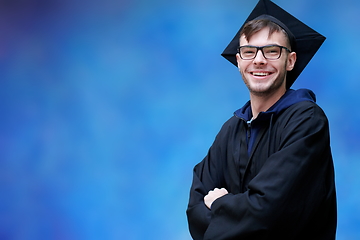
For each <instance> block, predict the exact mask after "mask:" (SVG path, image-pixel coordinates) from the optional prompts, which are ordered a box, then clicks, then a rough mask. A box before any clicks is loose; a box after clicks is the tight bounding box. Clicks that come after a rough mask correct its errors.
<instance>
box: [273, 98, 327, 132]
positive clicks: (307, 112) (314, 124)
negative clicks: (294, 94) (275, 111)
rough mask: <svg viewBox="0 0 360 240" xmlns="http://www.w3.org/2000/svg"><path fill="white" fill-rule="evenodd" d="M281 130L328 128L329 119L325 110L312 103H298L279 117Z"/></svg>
mask: <svg viewBox="0 0 360 240" xmlns="http://www.w3.org/2000/svg"><path fill="white" fill-rule="evenodd" d="M277 120H278V121H277V123H278V124H279V127H280V128H284V129H286V128H293V127H294V128H295V127H296V128H297V127H301V126H303V127H304V126H307V127H308V128H318V127H327V126H328V119H327V117H326V115H325V112H324V111H323V109H322V108H321V107H320V106H319V105H318V104H316V103H315V102H312V101H303V102H298V103H295V104H293V105H292V106H290V107H289V108H287V109H286V110H285V111H284V112H283V113H281V114H280V115H279V116H278V117H277Z"/></svg>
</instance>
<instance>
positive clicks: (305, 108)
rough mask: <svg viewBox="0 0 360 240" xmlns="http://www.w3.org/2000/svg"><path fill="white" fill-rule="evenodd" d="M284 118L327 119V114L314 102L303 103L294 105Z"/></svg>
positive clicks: (287, 110) (286, 111)
mask: <svg viewBox="0 0 360 240" xmlns="http://www.w3.org/2000/svg"><path fill="white" fill-rule="evenodd" d="M282 115H284V116H303V117H306V116H308V117H316V118H319V117H321V118H325V119H326V114H325V112H324V111H323V109H322V108H321V107H320V106H319V105H318V104H316V103H315V102H312V101H302V102H298V103H295V104H293V105H292V106H290V107H289V108H288V109H286V110H285V111H284V112H283V114H282Z"/></svg>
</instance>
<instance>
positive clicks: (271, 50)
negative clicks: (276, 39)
mask: <svg viewBox="0 0 360 240" xmlns="http://www.w3.org/2000/svg"><path fill="white" fill-rule="evenodd" d="M263 50H264V53H265V54H268V55H278V54H279V53H280V47H278V46H269V47H264V49H263Z"/></svg>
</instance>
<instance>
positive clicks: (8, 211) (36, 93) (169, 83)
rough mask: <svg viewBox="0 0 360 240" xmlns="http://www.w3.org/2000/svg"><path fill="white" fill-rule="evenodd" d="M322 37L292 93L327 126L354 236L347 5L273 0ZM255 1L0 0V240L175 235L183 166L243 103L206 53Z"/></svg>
mask: <svg viewBox="0 0 360 240" xmlns="http://www.w3.org/2000/svg"><path fill="white" fill-rule="evenodd" d="M274 2H275V3H277V4H278V5H280V6H281V7H283V8H284V9H286V10H288V11H289V12H291V13H292V14H293V15H294V16H296V17H298V18H299V19H301V20H302V21H303V22H305V23H306V24H308V25H309V26H311V27H312V28H314V29H316V30H317V31H319V32H320V33H322V34H324V35H325V36H326V37H327V40H326V41H325V43H324V45H323V46H322V48H321V49H320V50H319V52H318V53H317V55H316V56H315V57H314V58H313V60H312V62H311V63H310V64H309V66H308V67H307V68H306V69H305V71H304V72H303V73H302V74H301V76H300V78H299V79H298V81H297V82H296V83H295V84H294V86H293V88H310V89H312V90H313V91H314V92H315V93H316V95H317V99H318V103H319V105H320V106H321V107H322V108H323V109H324V110H325V112H326V113H327V116H328V118H329V121H330V127H331V141H332V142H331V145H332V150H333V156H334V164H335V170H336V184H337V192H338V210H339V212H338V215H339V217H338V222H339V223H338V233H337V236H338V238H337V239H339V240H352V239H360V227H359V226H360V193H359V186H360V162H359V158H360V144H359V143H360V141H359V139H360V138H359V135H360V126H359V122H360V113H359V105H360V95H359V89H360V77H359V73H358V70H359V63H360V60H359V56H360V51H359V48H358V46H359V39H360V28H359V26H358V23H359V22H360V14H359V10H360V2H359V1H357V0H342V1H335V0H318V1H313V0H294V1H287V0H275V1H274ZM256 3H257V0H246V1H245V0H221V1H220V0H209V1H204V0H183V1H166V0H151V1H146V0H101V1H100V0H88V1H81V0H62V1H60V0H54V1H48V0H0V116H1V117H0V239H9V240H10V239H11V240H12V239H16V240H17V239H19V240H23V239H25V240H27V239H65V240H73V239H74V240H75V239H81V240H82V239H89V240H93V239H94V240H95V239H105V240H113V239H125V240H138V239H140V240H143V239H151V240H152V239H154V240H155V239H156V240H163V239H164V240H169V239H171V240H189V239H191V238H190V235H189V233H188V230H187V222H186V215H185V210H186V206H187V200H188V193H189V188H190V184H191V178H192V168H193V166H194V165H195V164H196V163H197V162H199V161H200V160H201V159H202V158H203V157H204V156H205V154H206V152H207V150H208V148H209V146H210V145H211V143H212V141H213V140H214V137H215V135H216V133H217V132H218V130H219V129H220V127H221V125H222V124H223V123H224V122H225V121H226V120H227V119H228V118H230V117H231V116H232V113H233V112H234V111H235V110H236V109H238V108H240V107H241V106H242V105H243V104H244V103H245V101H247V100H248V98H249V96H248V92H247V89H246V88H245V87H244V85H243V83H242V80H241V78H240V75H239V73H238V71H237V69H236V68H235V67H234V66H232V65H231V64H230V63H228V62H227V61H226V60H225V59H223V58H222V57H221V56H220V53H221V52H222V51H223V49H224V48H225V47H226V45H227V44H228V42H229V41H230V40H231V39H232V38H233V36H234V35H235V33H236V32H237V30H238V28H239V27H240V26H241V25H242V23H243V21H244V20H245V19H246V17H247V16H248V14H249V13H250V12H251V10H252V9H253V7H254V6H255V5H256Z"/></svg>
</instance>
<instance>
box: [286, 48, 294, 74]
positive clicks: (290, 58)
mask: <svg viewBox="0 0 360 240" xmlns="http://www.w3.org/2000/svg"><path fill="white" fill-rule="evenodd" d="M287 61H288V62H287V65H286V70H287V71H291V70H293V68H294V66H295V62H296V52H291V53H289V55H288V59H287Z"/></svg>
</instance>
